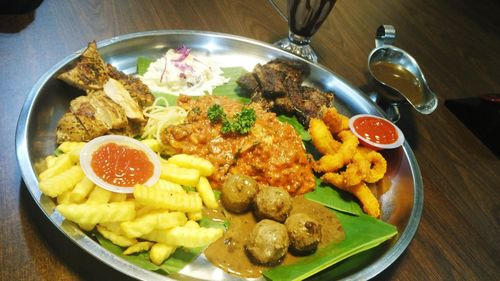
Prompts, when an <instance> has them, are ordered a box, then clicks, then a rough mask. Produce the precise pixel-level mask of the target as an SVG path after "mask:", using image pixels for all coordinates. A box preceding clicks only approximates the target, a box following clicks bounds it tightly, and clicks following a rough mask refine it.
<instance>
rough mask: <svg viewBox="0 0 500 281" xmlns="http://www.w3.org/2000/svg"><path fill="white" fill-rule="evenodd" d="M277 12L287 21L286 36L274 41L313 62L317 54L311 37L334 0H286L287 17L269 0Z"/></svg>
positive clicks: (330, 8) (328, 12)
mask: <svg viewBox="0 0 500 281" xmlns="http://www.w3.org/2000/svg"><path fill="white" fill-rule="evenodd" d="M269 1H270V2H271V4H272V5H273V7H274V8H275V9H276V10H277V11H278V13H279V14H280V15H281V16H282V17H283V18H285V19H287V21H288V28H289V31H288V37H287V38H284V39H282V40H280V41H278V42H276V43H275V45H277V46H278V47H279V48H281V49H283V50H285V51H288V52H290V53H293V54H296V55H298V56H301V57H303V58H305V59H307V60H309V61H312V62H314V63H316V62H318V56H317V55H316V53H315V52H314V50H313V49H312V48H311V45H310V42H311V37H312V36H313V35H314V34H315V33H316V31H318V29H319V28H320V26H321V25H322V24H323V22H324V21H325V19H326V18H327V16H328V15H329V14H330V11H331V10H332V9H333V6H334V5H335V2H336V0H288V1H287V9H288V18H287V17H286V16H285V15H284V14H283V12H282V11H281V10H280V9H279V8H278V6H277V5H276V3H275V2H274V0H269Z"/></svg>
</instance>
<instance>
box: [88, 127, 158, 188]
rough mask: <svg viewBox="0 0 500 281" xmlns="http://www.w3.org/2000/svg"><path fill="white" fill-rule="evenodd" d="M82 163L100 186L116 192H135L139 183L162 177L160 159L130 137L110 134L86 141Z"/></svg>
mask: <svg viewBox="0 0 500 281" xmlns="http://www.w3.org/2000/svg"><path fill="white" fill-rule="evenodd" d="M80 166H81V167H82V170H83V172H84V173H85V175H86V176H87V177H88V178H89V179H90V180H91V181H92V182H94V183H95V184H96V185H98V186H100V187H102V188H104V189H107V190H109V191H112V192H118V193H133V192H134V185H135V184H138V183H140V184H144V185H146V186H152V185H153V184H155V183H156V182H157V181H158V179H159V178H160V173H161V166H160V158H159V156H158V155H156V153H154V152H153V151H152V150H151V149H150V148H149V147H148V146H146V145H145V144H143V143H141V142H140V141H138V140H135V139H133V138H130V137H125V136H117V135H107V136H102V137H98V138H95V139H93V140H91V141H90V142H88V143H87V144H85V146H84V147H83V148H82V150H81V152H80Z"/></svg>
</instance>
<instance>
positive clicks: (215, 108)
mask: <svg viewBox="0 0 500 281" xmlns="http://www.w3.org/2000/svg"><path fill="white" fill-rule="evenodd" d="M207 114H208V120H210V123H212V124H215V123H217V122H219V121H220V120H224V119H226V113H224V109H223V108H222V106H220V105H218V104H214V105H212V106H211V107H209V108H208V112H207Z"/></svg>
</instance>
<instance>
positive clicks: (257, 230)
mask: <svg viewBox="0 0 500 281" xmlns="http://www.w3.org/2000/svg"><path fill="white" fill-rule="evenodd" d="M288 244H289V240H288V235H287V231H286V227H285V226H284V225H283V224H281V223H278V222H275V221H272V220H261V221H260V222H259V223H257V224H256V225H255V227H254V228H253V230H252V232H251V233H250V236H249V238H248V240H247V244H246V246H245V248H246V250H247V253H248V254H249V255H250V258H251V260H252V261H253V262H255V263H258V264H268V265H272V264H276V263H278V262H280V260H281V258H282V257H283V256H284V255H285V254H286V253H287V251H288Z"/></svg>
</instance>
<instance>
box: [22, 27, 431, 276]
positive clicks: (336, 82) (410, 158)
mask: <svg viewBox="0 0 500 281" xmlns="http://www.w3.org/2000/svg"><path fill="white" fill-rule="evenodd" d="M181 45H185V46H187V47H189V48H191V49H193V51H195V52H201V53H205V54H207V55H208V56H210V57H211V58H212V59H214V60H216V61H217V62H218V63H219V64H220V65H221V66H222V67H230V66H241V67H244V68H245V69H247V70H249V71H250V70H252V68H253V67H254V65H255V64H257V63H265V62H267V61H269V60H271V59H273V58H276V57H280V56H284V57H289V58H294V59H299V60H302V59H300V58H299V57H296V56H294V55H291V54H289V53H287V52H284V51H282V50H280V49H278V48H276V47H274V46H272V45H270V44H267V43H263V42H260V41H256V40H252V39H248V38H244V37H239V36H234V35H228V34H221V33H212V32H206V31H203V32H201V31H186V30H162V31H149V32H140V33H134V34H128V35H123V36H118V37H113V38H111V39H108V40H104V41H101V42H98V48H99V52H100V53H101V55H102V57H103V58H104V60H105V61H106V62H107V63H110V64H112V65H114V66H115V67H117V68H118V69H119V70H121V71H123V72H125V73H127V74H134V73H135V72H136V60H137V57H139V56H146V57H150V58H157V57H159V56H161V55H162V54H164V53H165V52H166V51H167V50H168V49H170V48H176V47H178V46H181ZM82 51H83V49H82V50H80V51H78V52H76V53H74V54H72V55H69V56H68V57H66V58H65V59H63V60H62V61H60V62H59V63H57V64H56V65H54V66H53V67H52V68H51V69H49V70H48V71H47V72H46V73H45V74H44V75H43V76H42V77H41V78H40V79H39V80H38V81H37V82H36V84H35V85H34V86H33V88H32V89H31V91H30V93H29V94H28V96H27V98H26V101H25V103H24V105H23V108H22V111H21V114H20V117H19V121H18V124H17V131H16V154H17V160H18V163H19V167H20V169H21V173H22V176H23V179H24V181H25V183H26V186H27V188H28V190H29V192H30V194H31V195H32V197H33V199H34V200H35V202H36V203H37V205H38V206H39V207H40V209H41V210H42V211H43V212H44V213H45V215H46V216H47V217H48V219H49V220H50V221H51V222H52V223H53V224H54V225H55V226H56V227H57V228H58V229H59V230H60V231H61V232H62V233H64V234H65V235H66V236H67V237H68V238H69V239H71V240H72V241H73V242H74V243H76V244H77V245H78V246H80V247H81V248H83V249H84V250H85V251H87V252H88V253H90V254H91V255H93V256H94V257H96V258H97V259H99V260H101V261H102V262H104V263H106V264H107V265H109V266H111V267H113V268H115V269H116V270H118V271H120V272H122V273H124V274H126V275H129V276H131V277H134V278H137V279H142V280H172V279H183V280H185V279H194V280H239V278H237V277H235V276H232V275H229V274H226V273H225V272H224V271H222V270H220V269H218V268H216V267H214V266H212V265H211V264H210V263H209V262H208V261H207V260H206V259H205V258H204V256H203V255H201V256H200V257H198V258H197V259H196V260H195V261H194V262H193V263H191V264H189V265H188V266H186V267H185V268H184V269H183V270H181V271H180V272H179V273H177V274H174V275H170V276H164V275H160V274H158V273H155V272H152V271H148V270H145V269H142V268H140V267H137V266H135V265H133V264H130V263H128V262H127V261H125V260H123V259H121V258H119V257H117V256H115V255H114V254H112V253H110V252H108V251H107V250H106V249H104V248H102V247H101V246H100V245H99V244H98V243H97V242H96V241H94V240H92V239H91V238H90V237H88V236H87V235H86V234H85V233H84V232H82V231H81V230H80V229H79V228H78V227H77V226H76V225H75V224H73V223H70V222H67V221H64V218H63V217H62V216H61V215H60V214H59V213H58V212H55V211H54V208H55V204H54V203H53V201H52V200H51V199H50V198H48V197H46V196H45V195H42V194H41V193H40V190H39V189H38V180H37V177H36V175H37V173H38V172H37V171H36V166H37V165H36V164H37V162H39V161H40V160H42V159H44V158H45V157H46V156H47V155H50V154H52V153H53V151H54V149H55V148H56V141H55V131H56V126H57V121H58V120H59V119H60V117H61V116H62V115H63V114H64V112H65V111H66V110H67V108H68V105H69V101H70V100H71V99H73V98H74V97H76V96H77V95H78V94H79V90H77V89H75V88H72V87H71V86H68V85H66V84H65V83H63V82H61V81H59V80H58V79H56V78H55V77H56V76H57V74H58V73H59V72H61V71H62V70H63V69H65V68H66V67H67V66H68V65H70V64H72V63H73V62H74V60H75V59H76V58H77V57H78V56H79V55H80V53H81V52H82ZM302 61H304V62H305V63H307V64H308V65H309V66H310V69H311V74H310V76H309V77H308V78H307V80H306V82H305V83H306V84H308V85H311V86H314V87H318V88H320V89H322V90H327V91H333V92H335V106H336V107H337V108H338V109H339V111H340V112H342V113H344V114H346V115H348V116H352V115H355V114H361V113H368V114H376V115H382V111H381V110H380V109H379V108H378V107H377V106H376V105H374V104H373V103H372V102H371V101H370V100H369V99H368V98H366V97H365V96H364V94H363V93H362V92H361V91H360V90H358V89H357V88H356V87H354V86H352V85H351V84H349V83H348V82H347V81H346V80H344V79H342V78H341V77H339V76H338V75H336V74H334V73H332V72H331V71H330V70H328V69H326V68H325V67H323V66H321V65H318V64H312V63H310V62H308V61H305V60H302ZM384 156H385V157H386V159H387V162H388V163H389V166H388V171H387V175H388V177H389V178H390V187H389V188H388V190H387V191H386V192H385V193H384V194H383V195H382V196H381V197H380V198H379V200H380V202H381V206H382V215H381V219H382V220H384V221H386V222H389V223H391V224H393V225H396V226H397V228H398V231H399V234H398V236H397V237H395V238H393V239H392V240H391V241H390V242H388V243H386V244H384V245H383V246H382V247H377V248H378V249H377V252H376V254H375V255H373V252H372V254H370V255H369V257H367V258H362V259H360V260H362V262H361V263H360V264H359V266H357V267H356V268H351V269H350V270H348V271H346V272H345V273H344V275H343V276H342V279H343V280H366V279H370V278H372V277H374V276H375V275H377V274H378V273H380V272H381V271H383V270H384V269H385V268H387V267H388V266H389V265H391V264H392V263H393V262H394V261H395V260H396V259H397V258H398V257H399V256H400V255H401V253H402V252H403V251H404V250H405V249H406V247H407V246H408V244H409V243H410V242H411V240H412V238H413V235H414V234H415V232H416V230H417V227H418V224H419V221H420V216H421V213H422V208H423V183H422V177H421V175H420V171H419V168H418V165H417V162H416V159H415V156H414V155H413V153H412V151H411V149H410V147H409V145H408V143H406V142H405V143H404V145H403V146H402V147H400V148H398V149H394V150H391V151H387V153H384ZM359 255H363V253H361V254H359ZM359 255H358V256H359ZM356 257H357V256H354V257H352V258H356ZM335 268H336V266H335V265H334V266H332V267H330V268H328V269H326V270H325V271H328V270H333V269H335ZM320 274H321V273H320ZM312 278H313V279H314V276H313V277H312Z"/></svg>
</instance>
